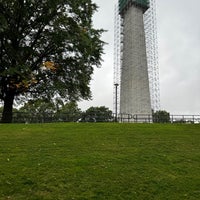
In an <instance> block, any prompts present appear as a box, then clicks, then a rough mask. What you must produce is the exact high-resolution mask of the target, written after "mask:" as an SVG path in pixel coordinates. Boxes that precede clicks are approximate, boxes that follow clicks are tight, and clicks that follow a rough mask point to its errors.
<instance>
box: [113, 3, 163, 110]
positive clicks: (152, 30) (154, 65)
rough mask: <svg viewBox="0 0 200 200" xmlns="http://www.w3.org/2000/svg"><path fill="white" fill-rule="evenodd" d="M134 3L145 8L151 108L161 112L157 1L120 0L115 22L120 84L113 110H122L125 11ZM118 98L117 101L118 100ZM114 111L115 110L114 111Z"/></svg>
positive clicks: (116, 8) (117, 72)
mask: <svg viewBox="0 0 200 200" xmlns="http://www.w3.org/2000/svg"><path fill="white" fill-rule="evenodd" d="M132 3H138V4H137V5H136V6H140V7H141V6H145V8H147V9H148V10H147V9H146V12H145V13H144V29H145V40H146V54H147V55H146V56H147V65H148V77H149V87H150V88H149V89H150V97H151V107H152V109H153V110H154V111H157V110H160V85H159V67H158V46H157V30H156V3H155V0H150V1H149V0H144V1H143V0H119V2H118V4H117V5H116V6H115V20H114V22H115V23H114V84H116V83H117V84H119V86H118V88H117V94H116V88H115V87H114V89H113V91H114V94H113V108H116V103H117V107H118V110H120V88H121V68H122V59H123V17H121V15H123V13H122V12H124V9H127V6H131V5H132ZM115 97H117V101H116V98H115ZM113 110H114V109H113Z"/></svg>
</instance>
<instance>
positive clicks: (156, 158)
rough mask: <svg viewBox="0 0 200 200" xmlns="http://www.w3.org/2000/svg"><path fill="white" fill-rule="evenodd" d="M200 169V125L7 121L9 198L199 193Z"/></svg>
mask: <svg viewBox="0 0 200 200" xmlns="http://www.w3.org/2000/svg"><path fill="white" fill-rule="evenodd" d="M199 172H200V126H199V125H177V124H176V125H170V124H169V125H167V124H166V125H165V124H164V125H160V124H113V123H107V124H103V123H102V124H101V123H100V124H98V123H93V124H92V123H83V124H82V123H57V124H27V125H25V124H11V125H0V199H1V200H4V199H11V200H23V199H28V200H40V199H41V200H48V199H49V200H50V199H52V200H56V199H57V200H65V199H66V200H68V199H69V200H72V199H75V200H77V199H78V200H79V199H80V200H84V199H85V200H88V199H97V200H101V199H106V200H118V199H119V200H121V199H125V200H159V199H164V200H166V199H169V200H198V199H200V173H199Z"/></svg>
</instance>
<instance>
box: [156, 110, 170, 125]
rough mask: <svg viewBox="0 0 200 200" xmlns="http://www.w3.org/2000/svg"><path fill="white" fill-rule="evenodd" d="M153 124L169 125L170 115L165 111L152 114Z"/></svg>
mask: <svg viewBox="0 0 200 200" xmlns="http://www.w3.org/2000/svg"><path fill="white" fill-rule="evenodd" d="M153 122H155V123H169V122H170V113H168V112H167V111H165V110H159V111H156V112H154V113H153Z"/></svg>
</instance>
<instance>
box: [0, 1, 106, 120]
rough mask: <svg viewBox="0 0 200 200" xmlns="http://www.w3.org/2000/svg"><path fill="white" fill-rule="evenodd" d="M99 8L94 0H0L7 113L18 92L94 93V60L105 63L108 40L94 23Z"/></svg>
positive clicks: (0, 87) (0, 60) (1, 92)
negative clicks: (92, 78)
mask: <svg viewBox="0 0 200 200" xmlns="http://www.w3.org/2000/svg"><path fill="white" fill-rule="evenodd" d="M96 9H97V6H96V4H94V3H92V1H91V0H68V1H66V0H48V1H46V0H41V1H39V0H36V1H32V0H26V1H25V0H19V1H16V0H6V1H4V0H0V21H1V22H0V38H1V39H0V48H1V50H0V99H1V100H3V101H4V107H5V106H6V107H9V108H7V110H6V111H5V113H10V112H11V111H12V107H11V105H12V104H13V100H14V98H15V99H16V97H18V99H22V97H25V98H27V97H28V98H33V99H34V98H36V99H37V98H38V97H39V98H46V97H47V98H48V99H51V98H53V97H54V96H59V97H62V98H63V99H64V100H80V99H88V98H90V97H91V92H90V88H89V82H90V80H91V75H92V73H93V68H94V66H100V61H101V55H102V52H103V44H104V42H102V41H101V40H100V37H101V33H102V32H103V31H102V30H96V29H94V28H93V24H92V16H93V14H94V12H95V11H96ZM46 63H48V64H49V65H46ZM50 65H51V66H50ZM9 100H10V101H9ZM6 120H8V121H9V120H10V118H8V119H6Z"/></svg>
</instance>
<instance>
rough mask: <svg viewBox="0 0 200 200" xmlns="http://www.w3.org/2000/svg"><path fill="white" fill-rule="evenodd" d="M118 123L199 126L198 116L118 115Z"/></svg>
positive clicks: (199, 116)
mask: <svg viewBox="0 0 200 200" xmlns="http://www.w3.org/2000/svg"><path fill="white" fill-rule="evenodd" d="M117 121H118V122H127V123H185V124H186V123H187V124H199V123H200V115H169V116H166V115H163V116H162V115H159V116H157V115H156V116H154V115H150V114H146V115H145V114H136V115H132V114H118V116H117Z"/></svg>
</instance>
